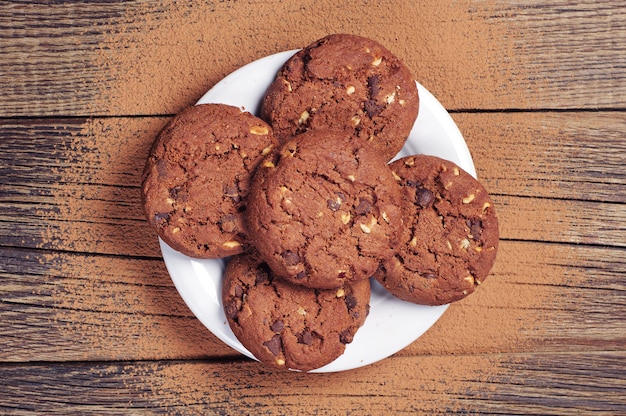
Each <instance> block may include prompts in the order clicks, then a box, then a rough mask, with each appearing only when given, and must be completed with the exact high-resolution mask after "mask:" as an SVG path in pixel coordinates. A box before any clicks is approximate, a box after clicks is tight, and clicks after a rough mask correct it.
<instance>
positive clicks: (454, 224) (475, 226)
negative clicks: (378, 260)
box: [374, 155, 499, 305]
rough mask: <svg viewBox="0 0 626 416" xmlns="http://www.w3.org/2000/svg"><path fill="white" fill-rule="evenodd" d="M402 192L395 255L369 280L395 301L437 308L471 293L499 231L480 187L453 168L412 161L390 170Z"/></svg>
mask: <svg viewBox="0 0 626 416" xmlns="http://www.w3.org/2000/svg"><path fill="white" fill-rule="evenodd" d="M390 168H391V170H392V171H393V172H394V174H395V176H396V179H397V180H398V182H399V183H400V184H401V185H402V189H403V192H404V201H405V202H406V203H405V204H404V206H403V209H404V210H405V214H404V218H405V228H404V229H403V232H404V235H403V241H402V243H401V244H400V245H399V248H398V252H397V254H396V255H395V256H394V257H392V258H391V259H390V260H387V261H384V262H383V263H382V265H381V267H380V268H379V270H378V271H377V272H376V274H375V275H374V277H375V278H376V280H378V282H380V283H381V284H382V285H383V286H384V287H385V288H386V289H387V290H388V291H389V292H390V293H392V294H393V295H395V296H397V297H399V298H400V299H403V300H406V301H409V302H413V303H418V304H425V305H442V304H446V303H450V302H454V301H457V300H459V299H462V298H464V297H465V296H467V295H469V294H470V293H472V292H474V290H475V288H476V286H478V285H479V284H480V283H482V282H483V281H484V280H485V278H486V277H487V275H488V274H489V271H490V270H491V267H492V266H493V264H494V262H495V259H496V252H497V249H498V241H499V231H498V220H497V217H496V213H495V210H494V206H493V203H492V201H491V198H490V196H489V194H488V193H487V191H486V190H485V188H484V187H483V185H482V184H481V183H479V182H478V181H477V180H476V179H474V178H473V177H472V176H471V175H470V174H468V173H467V172H465V171H463V170H462V169H461V168H459V167H458V166H457V165H456V164H454V163H452V162H450V161H446V160H443V159H440V158H438V157H435V156H426V155H417V156H409V157H405V158H402V159H399V160H396V161H394V162H393V163H391V164H390Z"/></svg>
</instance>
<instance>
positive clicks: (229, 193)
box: [141, 104, 278, 258]
mask: <svg viewBox="0 0 626 416" xmlns="http://www.w3.org/2000/svg"><path fill="white" fill-rule="evenodd" d="M277 143H278V142H277V141H276V139H275V138H274V136H273V134H272V129H271V128H270V126H269V125H268V124H267V123H265V122H264V121H262V120H261V119H259V118H257V117H255V116H253V115H252V114H250V113H246V112H242V111H241V110H240V109H238V108H236V107H232V106H228V105H223V104H203V105H197V106H194V107H190V108H188V109H185V110H183V111H182V112H181V113H180V114H178V115H176V116H175V117H174V118H173V119H172V120H171V121H170V122H169V123H168V124H167V125H166V126H165V127H164V128H163V130H162V131H161V132H160V133H159V136H158V137H157V139H156V141H155V143H154V145H153V146H152V149H151V151H150V155H149V157H148V160H147V162H146V166H145V169H144V173H143V182H142V195H141V196H142V205H143V209H144V212H145V215H146V217H147V219H148V222H149V223H150V225H152V227H154V229H155V230H156V232H157V234H158V235H159V237H161V238H162V239H163V240H164V241H165V242H166V243H167V244H168V245H170V246H171V247H172V248H174V249H175V250H178V251H180V252H181V253H183V254H186V255H188V256H191V257H199V258H216V257H226V256H230V255H233V254H238V253H241V252H242V251H243V250H244V248H245V246H247V245H248V243H247V232H246V228H245V224H244V221H243V213H244V212H245V210H246V199H247V195H248V189H249V185H250V179H251V177H252V174H253V172H254V170H255V169H256V166H257V164H258V162H259V161H260V160H261V159H262V158H263V157H264V156H265V155H266V154H267V153H269V152H270V151H271V150H272V149H273V148H274V147H275V146H276V145H277Z"/></svg>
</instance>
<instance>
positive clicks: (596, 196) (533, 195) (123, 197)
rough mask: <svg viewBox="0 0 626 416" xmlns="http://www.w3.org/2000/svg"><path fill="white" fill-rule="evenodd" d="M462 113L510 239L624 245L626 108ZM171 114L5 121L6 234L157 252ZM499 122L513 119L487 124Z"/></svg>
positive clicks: (33, 242)
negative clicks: (160, 176)
mask: <svg viewBox="0 0 626 416" xmlns="http://www.w3.org/2000/svg"><path fill="white" fill-rule="evenodd" d="M455 117H457V118H458V119H459V120H460V123H459V124H460V126H461V128H462V129H463V130H464V131H466V132H467V134H466V135H467V137H468V143H469V146H470V148H471V149H472V151H473V153H474V157H475V159H476V166H477V168H478V172H479V175H480V176H479V177H480V178H481V181H483V182H484V183H485V184H486V186H487V188H488V189H489V190H490V192H492V193H493V194H494V200H495V202H496V207H497V209H498V213H499V215H500V218H501V221H500V222H501V227H502V237H503V238H505V239H507V238H508V239H523V240H545V241H552V242H566V243H584V244H604V245H612V246H620V247H624V246H625V245H626V240H625V239H624V238H623V235H624V224H626V221H625V219H624V218H625V216H626V209H625V205H624V204H623V202H624V201H626V186H624V185H625V184H626V176H625V175H626V174H625V173H624V169H623V166H624V164H625V163H626V149H625V148H624V146H625V143H624V141H623V138H622V136H621V131H623V128H624V127H625V125H626V121H625V118H624V117H623V113H620V112H608V113H600V114H588V113H572V114H570V113H550V114H548V115H544V114H537V113H526V114H521V115H520V114H455ZM166 121H167V119H166V118H114V119H104V120H103V119H98V120H89V119H87V120H80V119H79V120H76V119H69V120H67V119H61V120H48V119H45V120H31V119H29V120H21V119H20V120H10V119H9V120H3V121H2V122H0V138H2V140H0V182H1V183H2V190H3V192H2V193H0V201H2V203H3V204H2V205H0V217H1V218H0V244H4V245H11V246H18V247H31V248H32V247H49V248H53V249H60V250H70V251H85V252H94V253H108V254H123V255H134V256H158V255H159V251H158V247H157V244H156V238H155V236H154V233H153V232H152V231H151V230H150V229H149V228H148V227H147V226H146V223H145V221H144V220H143V214H142V211H141V207H140V204H139V189H138V186H139V183H140V178H141V170H142V168H143V164H144V161H145V158H146V155H147V152H148V149H149V147H150V144H151V142H152V140H153V138H154V137H155V135H156V134H157V132H158V131H159V129H160V128H162V126H163V125H164V123H165V122H166ZM500 125H503V126H508V127H507V128H505V129H503V130H499V129H498V128H497V127H495V128H494V127H486V126H500ZM538 137H539V139H538ZM603 172H604V173H603ZM554 177H557V178H559V179H557V180H554V179H551V178H554ZM520 213H525V215H520Z"/></svg>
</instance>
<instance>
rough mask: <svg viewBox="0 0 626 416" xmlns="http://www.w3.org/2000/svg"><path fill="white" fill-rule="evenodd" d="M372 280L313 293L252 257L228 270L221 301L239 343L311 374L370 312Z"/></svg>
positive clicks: (240, 258) (338, 351) (239, 260)
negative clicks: (280, 275)
mask: <svg viewBox="0 0 626 416" xmlns="http://www.w3.org/2000/svg"><path fill="white" fill-rule="evenodd" d="M369 299H370V282H369V280H363V281H361V282H358V283H355V284H354V285H349V286H345V287H342V288H339V289H331V290H312V289H308V288H305V287H303V286H299V285H293V284H290V283H288V282H285V281H283V280H281V279H278V278H276V277H275V276H274V274H273V273H272V271H271V269H270V268H269V267H268V265H267V264H266V263H265V262H263V261H262V260H260V259H259V258H258V257H255V256H253V255H250V254H242V255H239V256H235V257H233V258H232V259H231V261H230V262H229V263H228V265H227V266H226V271H225V274H224V285H223V291H222V300H223V304H224V312H225V314H226V318H227V320H228V323H229V325H230V327H231V329H232V330H233V333H234V334H235V336H236V337H237V339H238V340H239V341H240V342H241V343H242V344H243V346H244V347H246V349H248V351H250V352H251V353H252V354H253V355H254V356H255V357H256V358H257V359H258V360H259V361H261V362H263V363H265V364H268V365H270V366H272V367H274V368H279V369H292V370H301V371H310V370H313V369H316V368H320V367H322V366H324V365H326V364H328V363H330V362H332V361H334V360H335V359H336V358H337V357H339V356H340V355H341V354H343V352H344V350H345V347H346V344H349V343H350V342H352V339H353V338H354V335H355V334H356V332H357V330H358V329H359V328H360V327H361V326H362V325H363V323H364V322H365V318H366V317H367V315H368V313H369Z"/></svg>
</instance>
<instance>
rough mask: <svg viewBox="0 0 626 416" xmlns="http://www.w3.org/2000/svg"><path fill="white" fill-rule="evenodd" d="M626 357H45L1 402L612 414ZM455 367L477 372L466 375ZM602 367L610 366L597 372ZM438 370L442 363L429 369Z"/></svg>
mask: <svg viewBox="0 0 626 416" xmlns="http://www.w3.org/2000/svg"><path fill="white" fill-rule="evenodd" d="M625 359H626V355H624V353H623V352H613V353H593V352H592V353H584V354H580V355H572V354H567V353H561V354H551V353H549V354H546V353H544V354H514V355H511V356H509V357H506V358H505V357H501V356H496V357H493V358H490V359H489V360H491V361H492V364H496V365H497V366H498V368H499V370H500V372H499V374H498V375H497V376H495V377H488V376H487V375H486V374H484V373H482V372H481V370H480V367H481V366H482V365H486V363H487V360H486V359H485V358H482V357H477V356H457V357H455V356H451V357H440V356H428V357H395V358H391V359H389V360H386V362H385V363H384V364H374V365H372V366H369V367H366V368H362V369H358V370H355V371H350V372H346V373H340V374H335V375H332V376H327V375H320V376H311V375H302V374H298V373H287V374H276V373H267V372H265V371H263V370H262V369H259V367H258V366H257V365H256V364H254V363H250V362H217V363H216V362H210V361H197V362H153V363H136V364H132V365H129V364H125V363H115V362H112V363H93V364H82V365H81V364H67V365H60V366H58V367H57V368H56V369H55V372H54V373H50V372H49V371H48V368H47V367H46V366H45V365H32V366H30V367H28V368H26V369H23V368H22V367H17V366H3V367H0V376H2V379H3V380H5V381H6V382H7V386H8V388H9V391H10V393H11V394H10V395H6V396H2V397H0V409H2V410H3V412H6V413H9V414H10V413H11V411H12V410H15V409H20V410H22V411H23V412H19V411H15V413H14V414H20V413H24V414H26V413H29V411H30V412H42V413H43V412H46V411H54V412H62V413H63V414H68V415H69V414H128V413H134V412H140V413H141V414H276V415H292V414H301V413H307V414H350V413H353V414H398V413H407V414H408V413H410V414H451V413H478V414H491V415H493V414H541V415H562V414H568V413H578V412H582V413H592V412H593V414H603V415H615V414H619V413H621V412H622V411H623V409H624V406H626V399H625V397H624V396H623V395H622V394H621V392H623V389H624V388H625V387H626V386H625V385H624V383H625V381H624V379H623V378H622V377H621V372H622V370H623V367H622V364H623V362H624V360H625ZM85 365H88V366H89V367H88V371H86V370H85ZM457 366H466V367H470V368H473V369H474V371H473V372H472V374H471V375H470V376H469V377H467V376H463V375H461V374H459V373H457V372H455V371H454V368H455V367H457ZM597 367H602V368H603V369H604V370H605V371H604V372H603V373H602V374H601V375H598V374H596V371H595V369H596V368H597ZM435 368H439V369H441V371H440V372H431V371H432V370H433V369H435ZM442 375H444V376H443V377H440V376H442ZM200 380H201V383H199V381H200ZM34 386H40V388H45V389H46V390H47V391H48V392H49V394H47V395H41V394H38V392H39V389H40V388H35V389H33V387H34ZM68 389H70V390H71V391H72V392H73V393H74V394H72V395H71V396H70V395H68V394H67V391H68ZM417 389H419V390H421V394H420V400H415V396H414V391H415V390H417ZM444 398H445V399H444ZM442 402H443V403H444V404H445V405H444V406H445V407H442V406H441V404H442Z"/></svg>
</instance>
